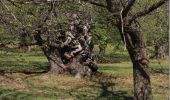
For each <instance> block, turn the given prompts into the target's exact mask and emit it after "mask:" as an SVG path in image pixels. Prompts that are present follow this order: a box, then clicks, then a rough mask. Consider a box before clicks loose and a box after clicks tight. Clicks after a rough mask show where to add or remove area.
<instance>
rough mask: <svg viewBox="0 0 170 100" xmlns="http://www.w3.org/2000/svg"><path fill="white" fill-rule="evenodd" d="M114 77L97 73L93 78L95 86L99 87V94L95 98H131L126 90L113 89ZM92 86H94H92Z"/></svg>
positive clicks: (110, 99) (104, 99)
mask: <svg viewBox="0 0 170 100" xmlns="http://www.w3.org/2000/svg"><path fill="white" fill-rule="evenodd" d="M115 80H116V77H113V76H111V75H110V76H105V75H99V76H98V79H97V80H95V81H94V82H96V84H98V85H97V86H96V87H98V88H100V89H101V93H100V95H99V96H98V97H97V98H96V100H133V97H132V96H130V95H129V94H128V93H127V92H126V91H117V90H116V89H115V87H116V84H115V83H114V81H115ZM92 87H94V86H92Z"/></svg>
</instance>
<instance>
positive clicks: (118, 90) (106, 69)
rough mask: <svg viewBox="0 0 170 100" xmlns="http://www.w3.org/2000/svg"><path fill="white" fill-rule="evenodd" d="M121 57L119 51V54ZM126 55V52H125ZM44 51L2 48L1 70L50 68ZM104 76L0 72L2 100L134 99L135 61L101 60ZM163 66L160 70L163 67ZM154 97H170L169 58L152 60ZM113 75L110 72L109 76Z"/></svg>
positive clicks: (0, 97)
mask: <svg viewBox="0 0 170 100" xmlns="http://www.w3.org/2000/svg"><path fill="white" fill-rule="evenodd" d="M117 57H118V54H117ZM122 57H123V56H122ZM48 66H49V65H48V62H47V59H46V58H45V57H44V55H43V53H42V52H41V51H33V52H29V53H25V52H23V51H20V50H8V52H7V51H5V50H4V49H3V50H0V70H4V71H7V72H8V71H14V72H17V71H30V70H31V71H36V72H39V71H43V70H46V69H47V68H48ZM98 66H99V71H101V72H103V73H104V75H103V76H102V77H93V78H92V79H76V78H74V77H71V76H63V75H55V74H51V73H46V74H32V75H26V74H21V73H11V74H10V73H7V74H4V75H0V99H2V100H133V76H132V64H131V62H129V61H124V60H122V61H120V62H119V63H112V64H98ZM160 70H161V71H160ZM150 71H151V83H152V90H153V98H154V99H153V100H167V99H168V60H163V61H161V63H160V64H159V63H158V61H157V60H151V61H150ZM110 75H111V76H110Z"/></svg>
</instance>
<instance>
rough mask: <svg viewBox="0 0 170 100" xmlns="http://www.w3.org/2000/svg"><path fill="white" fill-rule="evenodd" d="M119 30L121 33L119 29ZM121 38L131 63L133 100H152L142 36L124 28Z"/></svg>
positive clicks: (136, 31) (147, 63)
mask: <svg viewBox="0 0 170 100" xmlns="http://www.w3.org/2000/svg"><path fill="white" fill-rule="evenodd" d="M119 30H120V32H122V31H121V28H120V27H119ZM121 37H122V39H123V40H125V43H126V47H127V50H128V53H129V55H130V58H131V60H132V63H133V79H134V100H152V91H151V82H150V75H149V59H148V57H147V51H146V44H145V42H144V39H143V35H142V34H141V32H140V31H138V30H136V29H132V28H130V27H126V28H125V33H124V34H121Z"/></svg>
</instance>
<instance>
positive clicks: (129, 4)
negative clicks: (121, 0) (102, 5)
mask: <svg viewBox="0 0 170 100" xmlns="http://www.w3.org/2000/svg"><path fill="white" fill-rule="evenodd" d="M135 1H136V0H129V1H128V2H127V5H126V6H125V8H124V10H123V12H122V15H123V17H126V16H127V14H128V12H129V11H130V9H131V8H132V6H133V5H134V3H135Z"/></svg>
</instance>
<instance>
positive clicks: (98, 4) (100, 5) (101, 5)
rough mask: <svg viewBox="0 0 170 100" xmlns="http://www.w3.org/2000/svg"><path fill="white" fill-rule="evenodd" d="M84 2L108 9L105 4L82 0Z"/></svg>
mask: <svg viewBox="0 0 170 100" xmlns="http://www.w3.org/2000/svg"><path fill="white" fill-rule="evenodd" d="M82 1H84V2H88V3H90V4H92V5H95V6H99V7H103V8H107V6H106V5H103V4H100V3H96V2H93V1H91V0H82Z"/></svg>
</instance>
